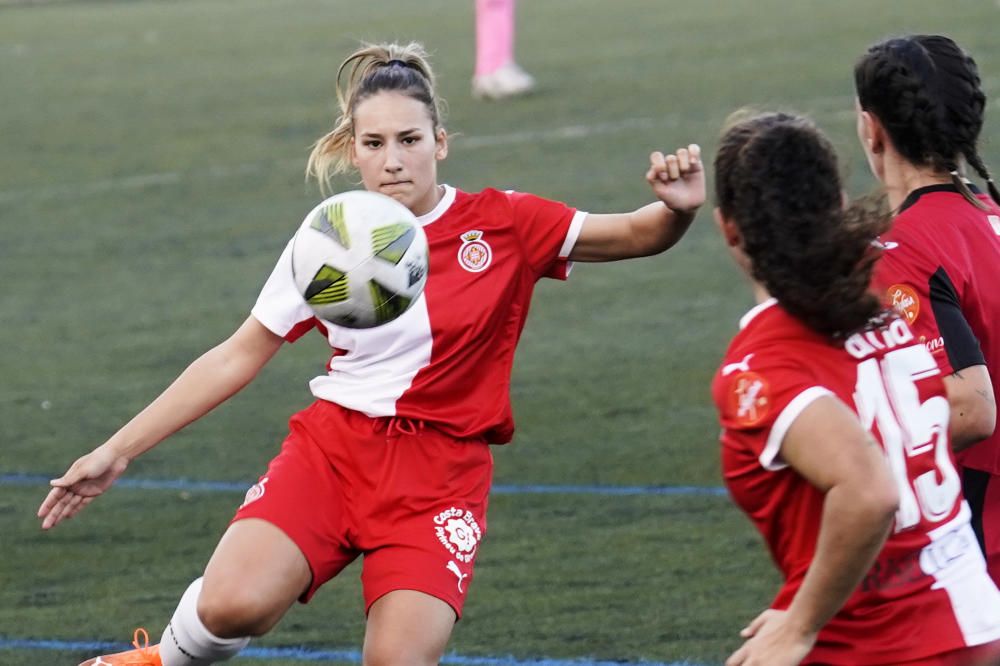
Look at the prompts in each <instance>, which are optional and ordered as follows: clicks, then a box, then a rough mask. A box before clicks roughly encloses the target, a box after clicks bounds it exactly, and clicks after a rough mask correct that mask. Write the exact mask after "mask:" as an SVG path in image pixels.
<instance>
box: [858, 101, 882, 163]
mask: <svg viewBox="0 0 1000 666" xmlns="http://www.w3.org/2000/svg"><path fill="white" fill-rule="evenodd" d="M858 123H859V125H860V131H861V140H862V141H863V142H864V144H865V147H866V148H867V149H868V152H870V153H871V154H872V155H881V154H882V153H883V152H885V139H886V136H887V135H886V132H885V126H883V125H882V121H880V120H879V119H878V118H877V117H876V116H874V115H872V114H871V113H869V112H868V111H861V110H859V111H858Z"/></svg>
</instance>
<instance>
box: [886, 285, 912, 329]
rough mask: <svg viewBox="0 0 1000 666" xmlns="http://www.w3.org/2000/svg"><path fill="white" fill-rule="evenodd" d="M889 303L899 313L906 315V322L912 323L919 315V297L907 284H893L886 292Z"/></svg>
mask: <svg viewBox="0 0 1000 666" xmlns="http://www.w3.org/2000/svg"><path fill="white" fill-rule="evenodd" d="M887 295H888V296H889V303H890V304H891V305H892V307H894V308H896V311H897V312H899V314H901V315H903V316H904V317H906V323H907V324H912V323H913V322H915V321H916V320H917V317H919V316H920V297H919V296H917V292H916V291H914V290H913V287H911V286H910V285H908V284H894V285H892V286H891V287H889V290H888V292H887Z"/></svg>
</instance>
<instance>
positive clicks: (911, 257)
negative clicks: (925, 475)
mask: <svg viewBox="0 0 1000 666" xmlns="http://www.w3.org/2000/svg"><path fill="white" fill-rule="evenodd" d="M978 197H979V199H980V200H981V201H982V202H983V203H984V204H986V205H987V206H989V208H990V210H986V211H983V210H980V209H978V208H976V207H975V206H973V205H972V204H970V203H969V202H968V201H967V200H966V199H965V197H964V196H962V194H961V193H960V192H959V191H958V189H957V188H956V187H955V186H954V185H950V184H944V185H932V186H930V187H923V188H920V189H918V190H914V191H913V192H911V193H910V195H909V196H908V197H907V198H906V200H905V201H904V202H903V205H902V206H901V207H900V212H899V214H898V215H897V217H896V219H895V220H894V221H893V225H892V229H891V230H890V231H889V232H888V233H887V234H884V235H883V236H882V238H881V239H880V240H881V245H882V247H883V249H884V251H883V253H882V257H881V259H879V262H878V264H877V265H876V271H875V280H874V282H875V285H876V289H877V290H878V291H879V292H881V293H884V294H885V295H886V299H887V301H888V302H889V303H891V304H893V305H894V306H895V307H896V308H897V309H898V310H899V311H900V312H902V313H903V314H904V315H905V316H906V319H907V322H908V323H909V324H910V327H911V328H912V329H913V332H914V333H915V334H916V335H917V338H918V339H919V340H920V341H921V342H923V343H924V344H926V345H927V348H928V349H929V350H930V351H931V353H933V354H934V357H935V358H936V359H937V361H938V364H939V365H940V366H941V369H942V370H943V371H944V373H945V374H951V373H953V372H956V371H960V370H963V369H965V368H968V367H970V366H973V365H986V367H987V369H988V370H989V372H990V376H991V378H992V380H993V393H994V395H998V396H1000V325H998V323H1000V273H998V268H1000V208H998V207H997V205H996V204H995V203H994V202H993V201H992V200H991V199H990V198H989V196H987V195H985V194H979V195H978ZM958 460H959V462H961V463H962V464H963V465H964V466H966V467H971V468H973V469H979V470H983V471H986V472H990V473H992V474H1000V429H998V430H997V431H995V432H994V433H993V436H992V437H989V438H987V439H985V440H983V441H982V442H979V443H977V444H975V445H974V446H971V447H969V448H968V449H966V450H964V451H962V452H961V453H960V454H959V455H958Z"/></svg>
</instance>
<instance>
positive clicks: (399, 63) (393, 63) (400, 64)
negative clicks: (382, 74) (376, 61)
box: [385, 58, 409, 67]
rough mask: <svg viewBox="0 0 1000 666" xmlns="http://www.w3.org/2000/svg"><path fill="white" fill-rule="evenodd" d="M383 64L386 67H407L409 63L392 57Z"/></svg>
mask: <svg viewBox="0 0 1000 666" xmlns="http://www.w3.org/2000/svg"><path fill="white" fill-rule="evenodd" d="M385 66H386V67H409V65H407V64H406V63H405V62H403V61H402V60H398V59H396V58H393V59H392V60H390V61H389V62H387V63H385Z"/></svg>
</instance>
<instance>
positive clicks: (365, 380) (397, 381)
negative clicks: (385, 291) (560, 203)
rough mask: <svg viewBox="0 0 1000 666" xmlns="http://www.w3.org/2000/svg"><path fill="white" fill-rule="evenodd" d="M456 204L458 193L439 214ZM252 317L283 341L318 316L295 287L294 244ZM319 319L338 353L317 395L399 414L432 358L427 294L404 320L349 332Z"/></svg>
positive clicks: (376, 412) (315, 388) (371, 411)
mask: <svg viewBox="0 0 1000 666" xmlns="http://www.w3.org/2000/svg"><path fill="white" fill-rule="evenodd" d="M453 200H454V191H452V194H451V197H448V201H447V202H446V205H445V206H444V207H442V210H441V211H439V212H438V215H440V213H442V212H444V210H447V204H450V203H451V201H453ZM421 221H423V220H421ZM251 314H252V315H253V316H254V317H255V318H256V319H257V320H258V321H259V322H260V323H261V324H263V325H264V326H265V327H266V328H267V329H268V330H270V331H271V332H272V333H275V334H276V335H279V336H281V337H283V338H284V337H287V336H288V335H289V333H291V332H292V331H293V329H295V328H296V327H297V326H299V325H302V324H308V323H309V322H311V321H312V320H313V318H314V317H315V316H316V315H315V313H314V312H313V311H312V309H311V308H310V307H309V306H308V305H307V304H306V302H305V299H303V298H302V295H301V294H299V291H298V288H297V287H296V286H295V281H294V279H293V277H292V242H291V241H289V242H288V244H287V245H286V246H285V249H284V251H283V252H282V253H281V256H280V257H279V258H278V262H277V264H276V265H275V267H274V270H273V271H271V275H270V277H269V278H268V279H267V282H266V283H265V284H264V287H263V288H262V289H261V292H260V295H259V296H258V297H257V302H256V303H255V304H254V306H253V309H252V310H251ZM318 321H319V322H320V324H321V325H322V328H325V329H326V334H327V341H328V342H329V344H330V347H332V348H333V349H334V350H335V351H334V356H333V358H332V359H331V361H330V364H329V373H328V374H326V375H321V376H319V377H315V378H314V379H313V380H311V381H310V382H309V388H310V390H311V391H312V394H313V395H314V396H315V397H317V398H321V399H323V400H328V401H330V402H335V403H337V404H338V405H342V406H344V407H347V408H348V409H353V410H356V411H359V412H363V413H365V414H367V415H369V416H393V415H395V413H396V401H397V400H399V398H400V396H402V395H403V393H404V392H405V391H406V390H407V389H408V388H410V385H411V384H412V383H413V378H414V377H415V376H416V374H417V372H419V371H420V369H421V368H423V367H425V366H426V365H428V364H429V363H430V359H431V347H432V339H431V325H430V319H429V317H428V313H427V301H426V299H425V298H424V295H423V294H421V295H420V297H419V298H418V299H417V300H416V301H415V302H414V303H413V305H411V306H410V308H409V309H408V310H407V311H406V312H404V313H403V314H402V315H401V316H400V317H398V318H397V319H395V320H393V321H391V322H389V323H387V324H383V325H381V326H377V327H375V328H369V329H348V328H342V327H339V326H336V325H334V324H331V323H330V322H328V321H325V320H323V319H319V320H318ZM294 337H297V335H296V336H294ZM294 337H293V338H291V339H294Z"/></svg>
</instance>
